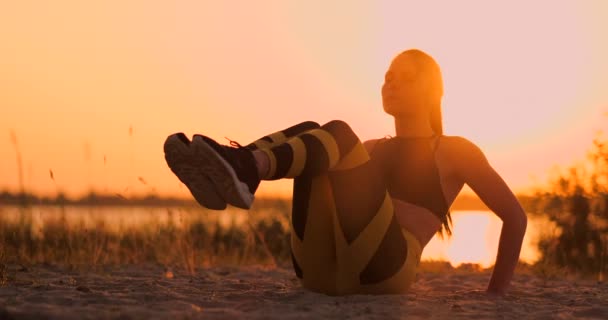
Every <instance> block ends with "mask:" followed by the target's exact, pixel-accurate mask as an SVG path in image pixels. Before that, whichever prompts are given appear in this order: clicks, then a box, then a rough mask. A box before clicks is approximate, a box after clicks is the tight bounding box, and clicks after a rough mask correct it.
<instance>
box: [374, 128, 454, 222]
mask: <svg viewBox="0 0 608 320" xmlns="http://www.w3.org/2000/svg"><path fill="white" fill-rule="evenodd" d="M433 138H435V136H433V137H424V138H418V137H411V138H410V137H393V138H385V139H382V140H379V141H378V142H377V143H376V145H375V146H374V148H373V149H372V152H371V154H370V158H371V161H372V163H374V164H375V165H376V166H377V168H378V170H379V172H380V174H382V175H383V177H384V181H385V182H386V185H387V188H388V192H389V194H390V196H391V197H392V198H396V199H399V200H403V201H406V202H408V203H411V204H414V205H417V206H420V207H423V208H426V209H428V210H429V211H431V212H432V213H433V214H435V216H437V217H438V218H439V219H440V220H441V222H442V224H443V227H444V228H445V229H446V230H447V231H448V233H450V230H449V225H448V220H449V219H450V217H449V206H448V204H447V203H446V200H445V196H444V194H443V189H442V187H441V180H440V176H439V169H438V167H437V163H436V162H435V150H437V147H438V145H439V141H440V140H441V137H437V138H436V139H435V143H430V139H433Z"/></svg>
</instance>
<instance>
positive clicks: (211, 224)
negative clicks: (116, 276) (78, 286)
mask: <svg viewBox="0 0 608 320" xmlns="http://www.w3.org/2000/svg"><path fill="white" fill-rule="evenodd" d="M45 208H46V209H45ZM13 209H14V210H17V209H15V208H13ZM89 209H90V210H94V209H95V208H92V209H91V208H89ZM14 210H13V211H14ZM18 210H20V212H18V213H15V212H11V213H10V214H8V213H7V210H6V209H4V210H3V209H0V213H2V214H0V281H2V279H3V275H4V274H5V273H6V267H5V266H6V265H7V264H17V265H24V266H28V265H34V264H50V265H61V266H67V267H70V268H78V269H83V268H84V269H95V268H97V267H101V266H107V265H122V264H146V263H153V264H160V265H164V266H167V267H173V268H184V269H186V270H188V271H190V272H194V271H195V270H196V269H197V268H200V267H206V266H209V265H217V264H251V263H255V264H267V265H277V264H280V265H283V264H285V265H287V264H289V263H290V251H289V231H288V229H287V226H288V224H287V221H286V220H285V215H283V214H280V213H279V214H276V213H275V214H273V215H272V217H269V216H268V214H266V213H265V212H266V211H268V210H259V209H258V210H252V211H250V212H243V211H241V212H237V213H235V216H237V217H241V218H243V217H245V218H244V219H245V222H244V223H243V221H241V222H239V221H238V220H237V219H233V220H231V219H230V217H228V218H226V215H229V214H230V213H229V212H228V213H212V212H208V211H204V210H202V209H193V208H166V209H158V208H157V209H155V210H156V211H157V213H156V214H150V216H148V217H147V218H146V219H144V220H143V221H141V222H140V223H131V224H129V223H126V222H125V221H128V220H110V221H108V219H107V217H105V218H104V217H102V216H95V215H94V214H93V215H90V214H87V213H86V210H87V209H86V208H83V209H80V210H81V211H84V212H81V213H78V214H74V213H73V212H72V214H69V213H68V212H67V211H69V210H61V209H58V208H55V210H56V211H57V210H58V212H53V213H51V212H45V210H50V208H48V207H41V208H38V209H37V208H21V209H18ZM108 210H109V211H111V210H112V209H111V208H105V209H104V212H105V211H108ZM121 210H129V209H125V208H122V209H121ZM133 210H134V209H133ZM72 211H74V209H72ZM158 211H164V215H163V214H162V213H161V214H158ZM134 214H135V213H134ZM222 215H224V216H222ZM11 216H12V218H11ZM127 218H129V217H127V216H125V219H127ZM131 218H133V217H131Z"/></svg>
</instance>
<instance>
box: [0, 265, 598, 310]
mask: <svg viewBox="0 0 608 320" xmlns="http://www.w3.org/2000/svg"><path fill="white" fill-rule="evenodd" d="M6 274H7V276H5V279H4V281H3V286H1V287H0V306H1V307H0V319H329V318H331V319H402V318H407V319H429V318H430V319H445V318H451V319H453V318H461V319H472V318H475V319H517V318H521V319H547V318H552V319H570V318H573V317H576V318H586V319H606V318H607V317H608V304H607V303H606V302H607V301H608V284H606V283H598V282H597V281H591V280H558V279H543V278H540V277H538V276H535V275H533V274H531V273H525V274H518V275H517V276H516V278H515V280H514V283H513V288H512V290H511V292H510V293H509V294H508V295H507V296H505V297H502V298H493V297H489V296H486V295H485V294H483V293H481V292H480V290H483V289H484V285H485V283H486V282H487V280H488V277H489V273H488V272H487V271H485V272H477V271H472V270H471V271H466V270H462V269H454V270H453V271H450V272H421V273H420V274H419V277H418V281H417V282H416V284H415V285H414V286H413V288H412V290H411V292H410V293H408V294H405V295H395V296H390V295H385V296H363V295H354V296H345V297H329V296H326V295H321V294H316V293H312V292H309V291H306V290H304V289H302V288H301V287H300V285H299V283H298V281H297V279H296V278H295V276H294V275H293V272H292V271H291V270H289V269H287V268H274V267H273V268H270V267H255V266H239V267H210V268H206V269H202V270H198V271H196V272H195V273H194V274H193V275H190V274H188V273H186V272H183V271H179V270H175V271H173V270H167V269H165V268H163V267H160V266H146V267H140V266H128V267H127V266H121V267H114V268H109V269H108V268H106V269H104V270H101V271H100V270H97V271H94V272H93V271H86V272H85V271H69V270H67V269H65V268H58V267H52V266H36V267H29V268H26V267H21V266H9V268H8V270H7V271H6Z"/></svg>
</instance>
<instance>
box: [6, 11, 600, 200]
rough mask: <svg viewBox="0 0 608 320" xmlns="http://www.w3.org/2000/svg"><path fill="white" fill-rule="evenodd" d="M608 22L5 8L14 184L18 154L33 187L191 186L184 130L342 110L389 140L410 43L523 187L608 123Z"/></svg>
mask: <svg viewBox="0 0 608 320" xmlns="http://www.w3.org/2000/svg"><path fill="white" fill-rule="evenodd" d="M607 21H608V4H607V2H605V1H585V2H575V1H568V2H566V1H563V2H555V1H534V2H524V1H521V2H517V3H512V2H504V3H495V2H482V1H464V2H462V1H459V2H448V1H427V2H423V3H420V2H414V1H362V2H356V3H352V2H350V1H336V2H331V3H328V2H326V1H312V2H301V1H268V2H263V3H258V2H238V4H236V3H232V2H231V1H225V2H223V1H216V2H200V1H182V2H179V4H176V3H172V2H149V1H141V2H140V1H129V2H122V1H107V2H106V1H104V2H99V3H94V4H93V3H90V2H81V1H62V2H60V3H56V2H42V3H41V2H38V1H11V2H7V3H4V4H3V5H2V10H0V39H2V41H0V52H1V53H0V57H1V59H0V70H1V71H0V108H1V111H2V116H1V117H0V150H2V156H1V157H0V176H1V177H2V179H0V190H4V189H8V190H11V191H17V190H19V188H20V185H19V184H20V183H19V178H18V177H19V170H18V163H17V157H16V152H17V151H18V152H19V153H20V155H21V158H22V173H23V176H24V187H25V188H26V190H28V191H31V192H36V193H43V194H49V195H55V194H56V193H57V192H59V191H65V192H67V193H68V194H71V195H80V194H83V193H85V192H87V191H88V190H91V189H93V190H96V191H98V192H109V193H121V194H126V195H130V194H142V193H149V192H156V193H158V194H161V195H179V196H188V192H187V190H186V189H185V188H184V187H182V186H181V184H180V183H179V181H178V180H177V179H176V178H175V177H174V176H173V175H172V174H171V172H170V171H169V169H168V168H167V166H166V164H165V161H164V159H163V154H162V143H163V141H164V139H165V137H166V136H167V135H169V134H171V133H174V132H177V131H184V132H186V133H187V134H189V135H191V134H194V133H197V132H203V133H206V134H208V135H210V136H212V137H215V138H218V139H223V137H229V138H230V139H233V140H238V141H239V142H241V143H243V144H244V143H247V142H249V141H251V140H253V139H256V138H258V137H260V136H263V135H264V134H266V133H269V132H274V131H276V130H280V129H283V128H285V127H287V126H289V125H292V124H294V123H296V122H300V121H303V120H315V121H317V122H321V123H322V122H325V121H329V120H331V119H335V118H339V119H343V120H345V121H347V122H348V123H350V124H351V125H352V127H353V128H355V130H356V131H357V132H358V133H359V135H360V137H361V138H362V139H369V138H375V137H380V136H385V135H387V134H393V129H392V122H391V118H389V117H388V116H387V115H385V114H383V113H382V111H381V110H382V108H381V101H380V86H381V84H382V79H383V76H384V72H385V70H386V68H387V67H388V65H389V63H390V60H391V59H392V57H394V56H395V55H396V54H397V53H399V52H400V51H402V50H404V49H408V48H414V47H415V48H420V49H422V50H424V51H426V52H428V53H429V54H431V55H432V56H434V57H435V59H436V60H437V61H438V63H439V64H440V66H441V67H442V70H443V74H444V80H445V98H444V119H445V120H444V121H445V129H446V130H445V131H446V133H447V134H449V135H462V136H465V137H467V138H470V139H471V140H473V141H474V142H476V143H477V144H479V145H480V146H481V147H482V149H483V150H484V151H485V152H486V155H487V156H488V158H489V159H490V161H491V163H492V164H493V165H494V166H495V167H496V169H497V170H498V171H499V172H500V173H501V174H502V175H503V176H504V178H505V180H506V181H507V182H508V183H509V184H510V185H511V186H512V187H513V188H514V189H515V190H516V191H518V190H526V189H527V188H529V187H530V186H533V185H534V184H535V183H537V182H543V181H544V177H545V175H546V174H547V172H548V171H549V169H550V168H551V166H553V165H554V164H561V165H568V164H570V163H571V162H572V161H575V160H576V159H580V158H583V157H584V155H585V150H586V149H587V148H588V146H589V145H590V143H591V138H592V137H593V135H594V134H595V131H597V130H599V129H602V128H603V127H606V121H607V120H608V119H606V117H603V116H602V114H604V113H605V112H606V111H608V110H607V108H608V107H607V106H608V91H607V90H605V88H604V86H605V84H606V83H608V60H606V59H605V57H607V56H608V43H607V42H606V41H605V38H606V35H605V30H608V22H607ZM130 128H132V129H130ZM11 132H14V134H15V136H16V137H17V145H16V146H15V145H14V144H13V143H11V139H10V135H11ZM51 171H52V172H53V179H51V177H50V172H51ZM289 185H290V182H289V181H282V182H273V183H268V184H266V185H264V186H263V187H262V189H261V192H260V194H272V195H277V194H278V195H289V194H290V190H289V188H288V186H289Z"/></svg>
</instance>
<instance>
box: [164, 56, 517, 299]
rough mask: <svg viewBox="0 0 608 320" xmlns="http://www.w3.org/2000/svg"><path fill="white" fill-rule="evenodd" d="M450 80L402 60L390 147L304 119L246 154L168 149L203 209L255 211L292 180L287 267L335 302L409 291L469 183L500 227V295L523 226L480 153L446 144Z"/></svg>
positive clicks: (397, 62)
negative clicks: (262, 191)
mask: <svg viewBox="0 0 608 320" xmlns="http://www.w3.org/2000/svg"><path fill="white" fill-rule="evenodd" d="M442 96H443V81H442V78H441V72H440V69H439V66H438V65H437V63H436V62H435V61H434V60H433V58H431V57H430V56H429V55H427V54H426V53H424V52H422V51H419V50H408V51H404V52H402V53H401V54H399V55H398V56H397V57H396V58H395V59H394V60H393V61H392V63H391V65H390V67H389V69H388V71H387V72H386V77H385V82H384V85H383V87H382V102H383V106H384V111H385V112H387V113H388V114H390V115H392V116H393V117H394V119H395V130H396V136H395V137H394V138H384V139H375V140H370V141H366V142H365V143H361V142H360V141H359V139H358V138H357V136H356V135H355V133H354V132H353V131H352V130H351V129H350V127H349V126H348V125H347V124H346V123H344V122H342V121H331V122H329V123H327V124H325V125H323V126H319V125H318V124H316V123H314V122H304V123H301V124H298V125H295V126H293V127H290V128H288V129H285V130H283V131H279V132H276V133H273V134H270V135H268V136H265V137H263V138H261V139H259V140H257V141H255V142H253V143H251V144H249V145H247V146H245V147H242V146H240V145H239V144H238V143H233V142H231V145H232V146H222V145H219V144H218V143H217V142H215V141H214V140H213V139H211V138H208V137H206V136H203V135H195V136H194V137H193V139H192V141H190V140H188V138H186V136H185V135H184V134H182V133H178V134H174V135H172V136H169V137H168V138H167V141H166V142H165V156H166V160H167V163H168V165H169V167H170V168H171V170H172V171H173V172H174V173H175V174H176V175H177V177H178V178H179V179H180V180H181V181H182V182H183V183H184V184H185V185H186V186H188V188H189V190H190V191H191V193H192V194H193V196H194V197H195V198H196V200H197V201H198V202H199V203H201V204H202V205H204V206H206V207H208V208H211V209H224V208H225V207H226V204H227V203H228V204H231V205H234V206H237V207H240V208H249V207H250V206H251V203H252V201H253V198H254V193H255V191H256V189H257V187H258V184H259V183H260V180H275V179H282V178H293V179H294V190H293V210H292V217H291V227H292V232H291V234H292V237H291V246H292V260H293V266H294V269H295V272H296V274H297V276H298V277H299V278H300V279H301V282H302V285H303V286H304V287H306V288H308V289H310V290H313V291H317V292H323V293H326V294H330V295H343V294H353V293H374V294H385V293H402V292H405V291H406V290H407V289H408V288H409V286H410V285H411V284H412V283H413V281H414V280H415V272H416V266H417V265H418V263H419V261H420V255H421V252H422V249H423V248H424V246H425V245H426V244H427V243H428V242H429V241H430V240H431V238H432V237H433V235H435V234H436V233H438V232H439V233H444V232H445V233H447V234H448V235H449V234H451V230H450V223H451V220H450V214H449V207H450V205H451V204H452V202H453V201H454V199H455V198H456V196H457V194H458V193H459V192H460V190H461V189H462V187H463V185H464V184H465V183H466V184H467V185H469V186H470V187H471V188H472V189H473V190H474V191H475V192H476V193H477V195H478V196H479V197H480V198H481V199H482V200H483V201H484V203H485V204H486V205H487V206H488V207H489V208H490V209H491V210H492V211H494V212H495V213H496V214H497V215H498V216H499V217H500V218H501V219H502V221H503V226H502V231H501V235H500V242H499V246H498V255H497V258H496V264H495V267H494V271H493V274H492V277H491V280H490V283H489V285H488V288H487V292H488V293H496V294H502V293H504V292H505V291H506V290H507V288H508V287H509V283H510V280H511V278H512V276H513V271H514V269H515V266H516V264H517V261H518V259H519V252H520V249H521V244H522V239H523V236H524V233H525V230H526V224H527V219H526V215H525V213H524V211H523V210H522V208H521V206H520V204H519V203H518V201H517V199H516V198H515V196H514V195H513V193H512V192H511V190H510V189H509V187H508V186H507V185H506V184H505V182H504V181H503V180H502V179H501V177H500V176H499V175H498V174H497V173H496V172H495V171H494V170H493V169H492V167H491V166H490V165H489V164H488V161H487V160H486V158H485V156H484V154H483V153H482V151H481V150H480V149H479V148H478V147H477V146H476V145H475V144H473V143H472V142H470V141H468V140H467V139H465V138H462V137H456V136H444V135H443V130H442V122H441V99H442Z"/></svg>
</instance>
